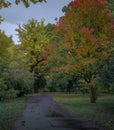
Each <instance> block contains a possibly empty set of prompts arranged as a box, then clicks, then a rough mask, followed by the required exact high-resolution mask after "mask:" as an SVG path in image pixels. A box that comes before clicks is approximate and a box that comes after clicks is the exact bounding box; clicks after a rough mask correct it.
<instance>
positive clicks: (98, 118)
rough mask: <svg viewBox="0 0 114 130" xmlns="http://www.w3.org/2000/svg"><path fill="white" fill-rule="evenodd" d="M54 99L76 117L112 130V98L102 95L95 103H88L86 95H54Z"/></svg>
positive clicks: (113, 99)
mask: <svg viewBox="0 0 114 130" xmlns="http://www.w3.org/2000/svg"><path fill="white" fill-rule="evenodd" d="M54 99H55V100H56V101H57V102H58V103H59V104H60V105H61V106H63V107H65V108H67V109H68V110H70V111H72V112H73V113H75V114H76V115H79V116H83V117H84V118H85V119H87V120H89V121H92V122H94V123H95V124H98V125H99V126H101V127H104V128H106V130H114V96H113V95H102V96H100V97H99V98H98V100H97V103H95V104H91V103H89V96H87V95H85V96H84V95H83V96H82V95H75V94H74V95H72V94H71V95H67V94H55V95H54Z"/></svg>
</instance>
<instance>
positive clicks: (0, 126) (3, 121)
mask: <svg viewBox="0 0 114 130" xmlns="http://www.w3.org/2000/svg"><path fill="white" fill-rule="evenodd" d="M24 100H25V98H18V99H13V100H7V101H2V102H0V130H10V128H11V126H12V122H13V121H14V119H15V118H16V117H17V115H18V114H19V113H20V112H21V111H22V110H23V109H24V107H25V105H24Z"/></svg>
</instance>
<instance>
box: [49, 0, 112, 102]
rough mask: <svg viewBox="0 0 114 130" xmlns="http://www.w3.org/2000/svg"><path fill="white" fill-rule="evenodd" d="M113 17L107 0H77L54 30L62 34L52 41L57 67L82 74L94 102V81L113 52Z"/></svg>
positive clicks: (52, 57)
mask: <svg viewBox="0 0 114 130" xmlns="http://www.w3.org/2000/svg"><path fill="white" fill-rule="evenodd" d="M113 29H114V25H113V18H112V15H111V13H110V11H109V10H108V5H107V3H106V2H105V1H104V0H86V1H85V0H74V1H72V2H70V3H69V5H68V9H67V11H66V13H65V15H64V16H63V17H62V18H60V20H59V21H57V25H56V27H55V29H54V31H53V33H54V34H56V35H57V36H59V37H60V39H59V42H58V43H52V44H51V45H50V46H53V51H51V55H50V57H49V58H48V61H51V63H53V65H54V64H55V66H54V67H53V68H54V69H53V70H55V71H56V70H57V71H65V72H71V73H74V74H75V73H76V74H79V75H80V76H81V77H82V78H83V79H84V80H85V81H86V83H87V84H88V88H89V91H90V102H91V103H95V102H96V99H97V93H96V88H95V86H94V84H93V81H94V80H95V78H96V77H97V76H98V74H99V69H100V68H102V66H103V64H102V63H103V62H101V61H102V60H103V59H104V58H105V57H106V56H107V55H109V53H110V51H109V50H110V49H111V48H112V44H113V42H114V41H113V40H114V39H113V34H114V31H113Z"/></svg>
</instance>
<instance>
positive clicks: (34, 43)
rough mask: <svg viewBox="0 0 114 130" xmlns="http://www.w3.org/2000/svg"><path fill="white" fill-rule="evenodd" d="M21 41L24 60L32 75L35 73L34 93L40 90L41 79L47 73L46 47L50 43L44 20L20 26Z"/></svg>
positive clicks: (32, 21)
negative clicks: (45, 62) (45, 63)
mask: <svg viewBox="0 0 114 130" xmlns="http://www.w3.org/2000/svg"><path fill="white" fill-rule="evenodd" d="M16 31H17V32H18V36H19V39H20V43H21V44H20V49H21V51H22V53H23V58H24V60H25V61H26V64H27V65H28V66H29V70H30V72H31V73H34V91H35V92H37V91H38V88H39V83H40V79H42V76H43V74H44V73H45V72H46V68H45V65H44V60H45V59H44V56H43V55H45V53H42V52H43V51H44V48H45V46H46V45H47V44H48V42H49V38H48V36H47V34H46V30H45V25H44V20H41V22H38V21H37V20H34V19H32V20H29V21H28V23H27V24H23V25H22V26H21V25H19V28H18V29H17V30H16Z"/></svg>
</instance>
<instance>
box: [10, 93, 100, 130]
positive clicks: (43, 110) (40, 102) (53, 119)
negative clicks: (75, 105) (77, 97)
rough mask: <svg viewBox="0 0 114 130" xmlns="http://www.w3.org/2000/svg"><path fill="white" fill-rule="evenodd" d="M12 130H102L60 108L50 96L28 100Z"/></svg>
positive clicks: (43, 95) (44, 95)
mask: <svg viewBox="0 0 114 130" xmlns="http://www.w3.org/2000/svg"><path fill="white" fill-rule="evenodd" d="M11 130H102V129H101V128H99V127H98V126H96V125H94V124H92V123H90V122H88V121H85V120H84V119H83V118H81V117H78V116H76V115H74V114H72V113H70V112H68V111H67V110H66V109H63V108H62V107H60V106H59V105H58V104H57V103H56V102H55V101H54V100H53V99H52V97H51V95H50V94H41V95H36V96H33V97H30V98H29V99H27V100H26V109H25V110H24V111H23V113H22V114H20V116H19V117H18V118H17V119H16V120H15V122H14V124H13V127H12V129H11Z"/></svg>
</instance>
